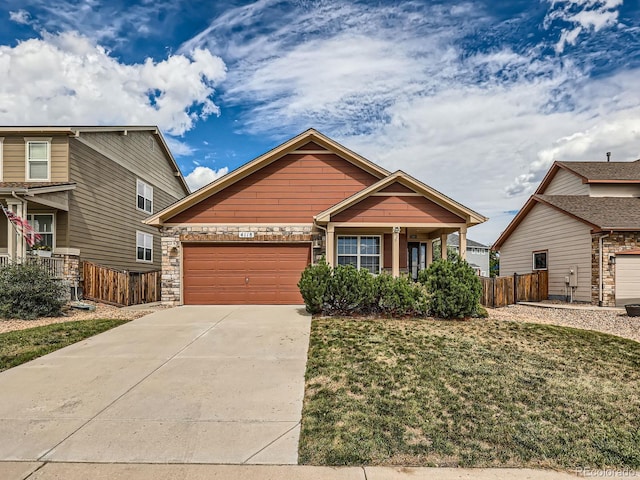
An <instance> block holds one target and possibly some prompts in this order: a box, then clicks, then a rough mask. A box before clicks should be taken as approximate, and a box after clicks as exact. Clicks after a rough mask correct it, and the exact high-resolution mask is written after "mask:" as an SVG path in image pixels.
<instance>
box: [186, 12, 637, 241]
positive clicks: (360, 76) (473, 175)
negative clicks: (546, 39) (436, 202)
mask: <svg viewBox="0 0 640 480" xmlns="http://www.w3.org/2000/svg"><path fill="white" fill-rule="evenodd" d="M556 3H557V5H556V4H554V5H552V6H553V7H558V6H559V7H563V5H564V4H565V3H566V2H556ZM574 3H580V0H576V1H575V2H574ZM596 3H597V4H598V5H601V8H602V9H604V13H603V14H602V16H601V17H600V21H598V20H597V19H596V18H595V17H593V18H592V17H588V16H577V17H575V22H577V23H576V24H575V25H576V28H577V27H579V28H581V29H583V30H582V31H581V32H582V33H580V32H578V33H576V34H575V35H576V36H577V35H584V34H586V33H587V31H592V32H593V31H595V30H596V29H599V28H604V26H605V25H607V21H605V20H604V19H605V18H609V17H607V16H606V15H608V14H607V12H609V11H610V10H613V9H614V8H615V7H616V6H617V5H619V3H618V0H610V1H609V2H606V3H605V2H598V0H584V1H583V2H582V4H583V5H582V7H584V8H583V10H584V9H588V10H594V11H596V13H597V11H598V10H597V9H595V8H591V6H593V5H595V4H596ZM279 5H280V3H279V2H278V1H276V0H271V1H269V0H263V1H261V2H256V3H254V4H251V5H250V6H245V7H241V8H240V9H235V10H231V11H229V12H227V13H226V14H225V16H224V18H222V17H221V18H219V19H216V20H215V21H214V22H212V24H211V25H210V27H209V28H208V29H207V30H205V31H204V32H203V33H202V34H199V35H198V36H196V37H194V39H192V40H191V41H189V42H187V43H185V45H183V49H184V50H183V51H188V50H189V49H192V48H194V47H201V46H207V47H208V48H210V49H212V51H214V52H216V53H217V54H220V55H223V56H224V58H225V60H226V61H228V63H229V64H230V70H229V75H228V78H227V80H226V81H225V92H224V98H225V100H226V101H227V102H229V104H232V105H242V106H245V107H246V106H247V105H250V106H252V108H250V109H248V110H247V115H246V117H245V118H244V122H242V124H243V126H242V129H243V130H245V131H246V132H249V133H253V134H260V135H268V136H271V137H273V138H277V139H280V140H282V139H286V138H289V137H290V136H291V135H292V134H294V133H297V132H300V131H302V130H304V129H306V128H308V127H315V128H318V129H319V130H321V131H323V132H325V133H327V134H329V135H330V136H332V137H334V138H336V139H337V140H338V141H341V142H342V143H344V144H345V145H346V146H347V147H349V148H351V149H353V150H355V151H357V152H359V153H362V154H363V155H365V156H366V157H368V158H370V159H371V160H373V161H375V162H377V163H379V164H381V165H382V166H384V167H386V168H387V169H389V170H395V169H403V170H405V171H407V172H408V173H410V174H412V175H414V176H416V177H417V178H419V179H421V180H423V181H425V182H426V183H427V184H429V185H431V186H433V187H435V188H437V189H439V190H441V191H442V192H443V193H445V194H447V195H449V196H451V197H452V198H455V199H456V200H458V201H460V202H462V203H463V204H466V205H467V206H469V207H470V208H473V209H475V210H477V211H479V212H480V213H482V214H485V215H487V216H489V217H491V218H492V220H491V221H490V222H488V223H487V224H485V225H482V226H480V227H474V229H473V230H472V232H471V236H472V238H474V239H477V240H479V241H481V242H484V243H492V242H493V241H494V240H495V239H496V238H497V236H498V234H499V233H500V232H501V231H502V229H503V228H504V227H505V226H506V224H507V223H508V221H509V220H510V219H511V218H512V216H513V215H512V214H511V213H507V212H510V211H513V210H517V209H519V208H520V207H521V206H522V205H523V203H524V201H525V200H526V198H527V197H528V195H529V193H530V191H531V188H533V186H534V185H535V183H536V182H537V181H539V179H540V175H541V174H543V173H544V171H546V168H548V165H549V162H550V161H551V160H550V159H551V158H559V157H562V158H564V159H601V158H603V155H604V152H605V151H613V154H614V158H616V159H619V160H622V159H623V158H625V159H626V158H631V157H633V156H634V155H637V156H640V137H638V135H637V132H638V127H637V125H636V123H634V122H635V121H634V118H640V91H638V90H637V88H636V87H635V86H634V85H635V84H634V82H635V80H634V78H637V76H638V73H640V72H637V71H631V72H628V73H627V74H616V75H613V76H611V77H609V79H608V80H606V81H605V80H602V81H599V82H597V81H592V80H591V79H590V78H589V76H588V73H587V72H588V68H589V65H585V66H583V65H576V64H574V63H573V62H572V61H571V59H570V58H569V57H566V56H565V57H563V58H559V57H555V56H551V57H542V56H540V52H539V50H540V49H541V48H543V47H544V46H543V47H539V48H538V47H532V48H531V49H530V50H529V51H524V52H515V51H511V50H508V49H505V48H496V49H494V50H492V51H489V52H485V53H475V54H469V52H468V51H465V50H464V48H463V46H462V44H463V42H464V39H466V38H468V36H469V35H476V34H477V32H478V31H482V29H483V28H484V27H487V26H488V25H489V26H490V25H492V24H493V19H491V18H489V17H488V16H486V15H485V14H484V13H483V12H482V11H481V10H479V9H478V8H476V6H475V5H467V4H462V5H461V6H460V7H459V8H458V9H456V10H455V12H454V13H452V11H453V10H450V9H449V8H444V7H437V6H431V7H416V4H414V3H409V2H407V3H405V4H403V5H396V6H388V7H380V8H377V9H367V8H364V7H362V5H358V4H352V3H341V2H335V1H330V0H329V1H324V2H319V3H318V4H307V6H308V8H305V9H302V10H296V11H294V12H286V11H282V10H279V9H278V6H279ZM419 8H425V9H426V10H420V9H419ZM563 8H564V7H563ZM599 8H600V7H599ZM556 10H558V8H556ZM560 10H561V11H562V12H565V13H566V14H567V15H568V14H569V13H570V10H566V11H565V10H562V9H560ZM456 12H457V13H456ZM571 12H573V14H574V15H575V14H576V10H571ZM605 14H606V15H605ZM273 17H277V18H276V19H274V18H273ZM555 18H560V17H555ZM610 18H613V17H610ZM548 21H553V19H548ZM580 22H582V23H580ZM255 25H259V26H260V27H259V28H260V29H262V31H261V33H262V34H257V33H256V31H254V30H253V28H256V27H255ZM487 28H489V27H487ZM570 40H571V41H574V40H575V38H573V37H572V34H571V33H569V34H567V35H566V39H565V41H570ZM581 132H582V133H583V135H585V136H586V138H587V140H583V141H582V142H580V141H579V135H580V133H581ZM630 132H631V133H630ZM633 132H635V133H633ZM574 135H578V136H577V137H575V139H573V138H574V137H573V136H574ZM563 139H573V140H563ZM568 157H571V158H568ZM521 176H523V177H521ZM514 179H519V180H514Z"/></svg>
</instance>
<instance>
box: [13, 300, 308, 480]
mask: <svg viewBox="0 0 640 480" xmlns="http://www.w3.org/2000/svg"><path fill="white" fill-rule="evenodd" d="M310 323H311V322H310V316H308V315H306V314H304V311H303V309H302V308H300V307H296V306H220V307H214V306H212V307H179V308H173V309H163V310H159V311H157V312H155V313H153V314H151V315H148V316H145V317H143V318H139V319H137V320H134V321H132V322H130V323H127V324H125V325H122V326H120V327H118V328H115V329H113V330H110V331H107V332H105V333H102V334H100V335H97V336H95V337H92V338H89V339H87V340H84V341H82V342H79V343H76V344H74V345H71V346H69V347H66V348H63V349H61V350H58V351H56V352H54V353H52V354H49V355H46V356H44V357H41V358H39V359H36V360H33V361H31V362H29V363H26V364H24V365H21V366H18V367H15V368H12V369H9V370H7V371H5V372H2V373H0V461H2V460H4V461H12V460H17V461H44V462H46V461H51V462H105V463H111V462H113V463H121V462H125V463H194V464H198V463H225V464H243V463H257V464H296V463H297V460H298V438H299V434H300V419H301V415H302V399H303V396H304V372H305V365H306V358H307V347H308V343H309V329H310ZM18 466H20V465H18ZM54 466H55V465H52V467H54ZM55 468H59V467H55ZM70 468H71V467H70ZM4 478H5V477H4V476H2V475H0V479H4ZM85 478H86V477H85ZM123 478H124V477H123ZM143 478H144V477H143Z"/></svg>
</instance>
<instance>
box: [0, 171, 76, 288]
mask: <svg viewBox="0 0 640 480" xmlns="http://www.w3.org/2000/svg"><path fill="white" fill-rule="evenodd" d="M73 188H75V185H74V184H69V183H64V184H15V183H12V184H7V183H0V201H1V202H2V204H3V205H5V206H6V209H7V210H8V212H9V215H14V216H15V217H16V218H17V219H18V225H14V223H12V222H10V221H9V220H8V218H7V216H6V215H4V214H1V212H0V266H3V265H7V264H9V263H13V262H30V263H37V264H38V265H41V266H42V267H44V268H45V269H46V270H47V271H48V272H49V273H50V274H51V275H52V276H53V277H54V278H59V279H62V280H66V281H68V282H69V283H70V284H71V286H73V285H74V284H77V282H78V281H79V279H80V276H79V268H78V267H79V255H80V251H79V250H78V249H76V248H70V245H69V195H68V194H69V191H70V190H72V189H73ZM20 222H26V223H28V226H24V225H20V224H19V223H20Z"/></svg>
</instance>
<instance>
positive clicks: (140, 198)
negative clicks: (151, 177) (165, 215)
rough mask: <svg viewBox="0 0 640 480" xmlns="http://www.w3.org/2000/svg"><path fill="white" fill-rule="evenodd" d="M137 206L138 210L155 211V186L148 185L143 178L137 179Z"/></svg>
mask: <svg viewBox="0 0 640 480" xmlns="http://www.w3.org/2000/svg"><path fill="white" fill-rule="evenodd" d="M136 197H137V198H136V202H137V204H136V206H137V207H138V210H142V211H143V212H146V213H153V187H152V186H151V185H147V184H146V183H144V182H143V181H142V180H138V181H137V186H136Z"/></svg>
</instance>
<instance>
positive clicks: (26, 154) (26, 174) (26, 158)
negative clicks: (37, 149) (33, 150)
mask: <svg viewBox="0 0 640 480" xmlns="http://www.w3.org/2000/svg"><path fill="white" fill-rule="evenodd" d="M31 142H44V143H46V144H47V178H31V174H30V171H29V143H31ZM24 169H25V170H24V178H25V179H26V181H27V182H50V181H51V137H48V138H37V137H25V138H24Z"/></svg>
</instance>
